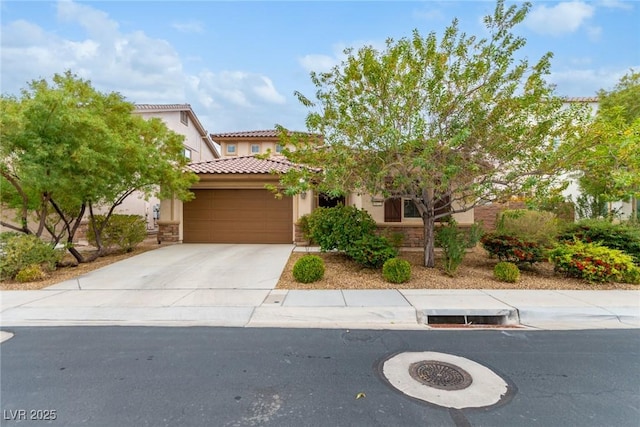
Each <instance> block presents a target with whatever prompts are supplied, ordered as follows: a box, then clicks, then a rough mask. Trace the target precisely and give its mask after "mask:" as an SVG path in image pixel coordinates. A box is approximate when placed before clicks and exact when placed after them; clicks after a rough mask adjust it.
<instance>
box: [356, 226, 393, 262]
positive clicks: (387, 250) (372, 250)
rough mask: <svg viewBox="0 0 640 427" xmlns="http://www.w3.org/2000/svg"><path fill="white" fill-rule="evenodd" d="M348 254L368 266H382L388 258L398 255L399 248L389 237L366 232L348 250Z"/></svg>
mask: <svg viewBox="0 0 640 427" xmlns="http://www.w3.org/2000/svg"><path fill="white" fill-rule="evenodd" d="M346 254H347V256H349V258H351V259H353V260H354V261H355V262H357V263H358V264H360V265H361V266H363V267H366V268H380V267H382V266H383V264H384V263H385V261H387V260H388V259H391V258H394V257H396V256H398V250H397V249H396V248H394V247H393V246H391V243H389V241H388V240H387V239H385V238H384V237H381V236H376V235H374V234H366V235H364V236H363V237H362V238H360V239H359V240H356V241H354V242H353V243H352V244H351V245H350V246H349V247H348V248H347V250H346Z"/></svg>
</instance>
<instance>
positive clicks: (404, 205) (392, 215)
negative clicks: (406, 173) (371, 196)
mask: <svg viewBox="0 0 640 427" xmlns="http://www.w3.org/2000/svg"><path fill="white" fill-rule="evenodd" d="M449 201H450V197H449V196H444V197H442V198H440V199H439V200H436V206H435V214H436V215H441V214H443V213H446V212H449V211H450V210H451V207H450V206H449ZM413 218H421V216H420V212H419V211H418V208H417V207H416V206H415V204H414V203H413V201H412V200H411V199H401V198H399V197H394V198H391V199H387V200H385V202H384V222H402V220H403V219H413ZM446 218H447V217H446V216H445V217H440V218H438V219H437V220H436V221H438V222H440V221H445V220H446Z"/></svg>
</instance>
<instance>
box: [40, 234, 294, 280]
mask: <svg viewBox="0 0 640 427" xmlns="http://www.w3.org/2000/svg"><path fill="white" fill-rule="evenodd" d="M292 249H293V246H292V245H259V244H256V245H236V244H181V245H172V246H166V247H163V248H160V249H156V250H153V251H149V252H145V253H143V254H140V255H138V256H135V257H131V258H128V259H126V260H123V261H119V262H116V263H114V264H111V265H109V266H107V267H104V268H101V269H99V270H95V271H93V272H90V273H88V274H86V275H83V276H81V277H78V278H77V279H73V280H68V281H66V282H62V283H59V284H57V285H53V286H51V287H49V288H48V289H65V290H71V289H80V290H98V289H109V290H115V289H136V290H145V289H148V290H158V289H191V290H193V289H263V290H264V289H269V290H270V289H273V288H274V287H275V285H276V284H277V283H278V279H279V277H280V274H282V270H283V269H284V266H285V264H286V262H287V260H288V259H289V255H290V254H291V250H292Z"/></svg>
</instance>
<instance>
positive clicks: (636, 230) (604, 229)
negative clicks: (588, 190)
mask: <svg viewBox="0 0 640 427" xmlns="http://www.w3.org/2000/svg"><path fill="white" fill-rule="evenodd" d="M558 240H559V241H560V242H573V241H574V240H581V241H583V242H587V243H588V242H594V243H599V244H601V245H602V246H606V247H608V248H611V249H618V250H620V251H623V252H624V253H626V254H628V255H631V256H632V257H633V260H634V263H635V264H638V265H640V226H638V225H635V224H632V223H620V224H614V223H612V222H610V221H607V220H597V219H587V220H582V221H579V222H576V223H573V224H570V225H568V226H567V227H566V228H565V229H564V230H563V231H562V233H560V235H559V236H558Z"/></svg>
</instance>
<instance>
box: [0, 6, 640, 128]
mask: <svg viewBox="0 0 640 427" xmlns="http://www.w3.org/2000/svg"><path fill="white" fill-rule="evenodd" d="M506 4H507V6H509V5H511V4H513V2H507V3H506ZM494 8H495V2H493V1H480V0H478V1H469V0H468V1H457V0H450V1H408V2H401V1H375V2H366V1H351V2H347V1H315V2H311V1H288V2H287V1H279V2H276V1H253V2H250V1H226V2H223V1H204V0H202V1H117V0H112V1H71V0H62V1H30V0H22V1H12V0H0V37H1V38H0V49H1V50H0V72H1V75H0V91H1V92H2V94H3V95H15V96H19V95H20V90H21V89H22V88H26V87H27V84H28V82H30V81H32V80H34V79H41V78H45V79H50V78H51V77H52V76H53V75H54V74H56V73H63V72H65V71H66V70H70V71H71V72H73V73H74V74H76V75H78V76H79V77H82V78H84V79H89V80H90V81H91V83H92V84H93V86H94V87H95V88H97V89H98V90H100V91H102V92H119V93H121V94H122V95H124V96H125V97H126V99H127V100H128V101H131V102H134V103H138V104H142V103H151V104H182V103H187V104H191V106H192V108H193V110H194V112H195V113H196V115H197V116H198V118H199V120H200V121H201V122H202V124H203V125H204V127H205V128H206V129H207V130H208V131H209V132H211V133H219V132H233V131H246V130H259V129H272V128H273V127H274V126H275V125H276V124H278V125H282V126H285V127H287V128H289V129H293V130H305V117H306V115H307V114H308V112H309V110H308V109H307V108H306V107H304V106H302V105H301V104H300V102H299V101H298V100H297V98H296V97H295V96H294V92H295V91H299V92H301V93H302V94H304V95H305V96H307V97H309V98H313V97H314V94H315V91H316V88H315V87H314V86H313V84H312V82H311V79H310V77H309V73H310V72H311V71H315V72H323V71H328V70H330V69H331V67H333V66H336V65H339V64H340V62H341V61H342V60H343V59H344V57H345V56H344V53H343V51H344V49H345V48H348V47H351V48H354V49H357V48H359V47H362V46H364V45H372V46H374V47H376V48H378V49H384V47H385V41H386V40H387V39H388V38H393V39H395V40H397V39H400V38H403V37H410V36H411V34H412V31H413V30H414V29H417V30H418V31H419V32H420V34H421V35H422V36H427V35H428V34H429V33H431V32H434V33H435V34H436V35H440V34H442V32H443V31H444V29H445V28H446V27H447V26H449V25H450V24H451V22H452V20H453V19H454V18H457V19H458V20H459V23H460V28H461V30H463V31H465V32H466V33H467V34H469V35H471V34H473V35H477V36H479V37H484V36H486V35H487V32H486V29H485V28H484V25H483V24H482V17H483V16H485V15H488V14H491V13H492V12H493V10H494ZM639 28H640V2H638V1H629V0H594V1H581V0H572V1H561V2H558V1H533V2H532V8H531V11H530V13H529V15H528V16H527V18H526V20H525V21H524V22H523V23H521V24H520V25H519V26H518V27H516V30H515V32H516V33H517V34H518V35H520V36H523V37H525V38H526V39H527V44H526V46H525V47H524V48H523V49H522V50H521V52H519V53H518V55H519V57H522V58H527V59H528V60H529V61H530V63H535V62H537V60H538V59H540V57H541V56H542V55H543V54H545V53H546V52H552V53H553V55H554V57H553V59H552V66H551V74H550V76H549V77H548V80H549V82H550V83H552V84H554V85H556V93H557V94H558V95H561V96H570V97H577V96H595V95H596V93H597V91H598V90H599V89H605V90H610V89H612V88H613V87H614V85H615V84H616V83H617V81H618V80H619V79H620V77H622V76H623V75H624V74H627V73H628V72H629V71H630V70H631V69H635V70H640V29H639Z"/></svg>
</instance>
